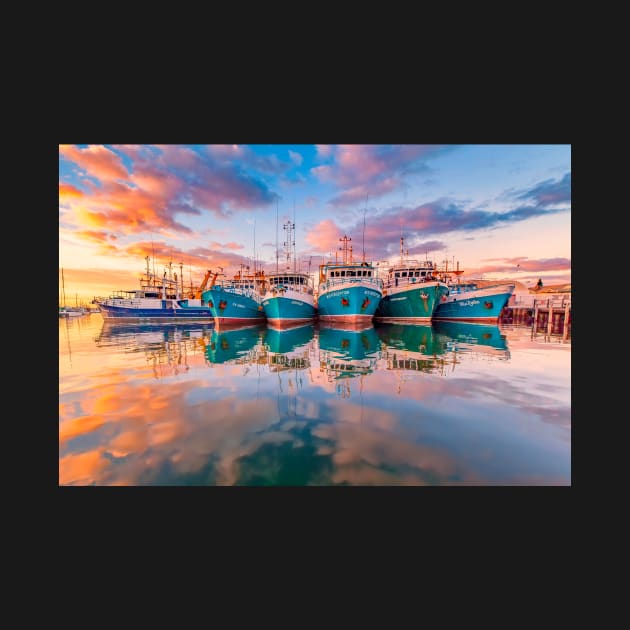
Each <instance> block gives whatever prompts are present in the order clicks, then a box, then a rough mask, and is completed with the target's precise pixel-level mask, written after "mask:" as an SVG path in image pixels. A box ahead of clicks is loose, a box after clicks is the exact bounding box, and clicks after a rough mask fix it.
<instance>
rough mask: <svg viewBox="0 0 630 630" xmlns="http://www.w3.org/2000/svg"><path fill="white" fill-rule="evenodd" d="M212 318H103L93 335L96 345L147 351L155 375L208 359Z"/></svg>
mask: <svg viewBox="0 0 630 630" xmlns="http://www.w3.org/2000/svg"><path fill="white" fill-rule="evenodd" d="M213 327H214V324H213V323H212V322H159V321H158V322H143V323H130V322H121V321H116V320H111V319H104V320H103V327H102V328H101V330H100V332H99V333H98V335H96V337H95V338H94V341H95V344H96V346H97V347H115V348H117V349H119V350H120V352H122V353H123V354H128V353H144V354H145V355H146V358H147V362H148V363H149V364H151V365H152V368H153V375H154V377H155V378H160V377H163V376H167V375H169V374H178V373H179V372H180V371H181V370H182V369H183V370H185V371H187V370H188V369H189V368H190V367H191V365H196V364H199V365H203V364H204V363H205V358H204V350H205V347H206V345H207V343H208V341H209V339H210V336H211V334H212V331H213Z"/></svg>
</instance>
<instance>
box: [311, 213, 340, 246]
mask: <svg viewBox="0 0 630 630" xmlns="http://www.w3.org/2000/svg"><path fill="white" fill-rule="evenodd" d="M341 232H342V230H341V228H340V227H338V226H337V225H336V224H335V223H334V221H332V220H331V219H326V220H325V221H320V222H319V223H318V224H317V225H316V226H315V227H314V228H313V229H312V230H311V231H310V232H309V233H308V234H307V235H306V237H305V240H306V242H307V243H308V244H309V245H311V246H312V247H313V248H314V249H315V250H317V251H321V252H330V251H335V250H336V249H337V247H338V246H339V238H340V237H341V236H343V235H342V233H341Z"/></svg>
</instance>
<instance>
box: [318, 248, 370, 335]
mask: <svg viewBox="0 0 630 630" xmlns="http://www.w3.org/2000/svg"><path fill="white" fill-rule="evenodd" d="M339 240H340V241H341V242H342V243H343V245H342V248H341V249H342V252H343V257H342V262H337V260H335V262H334V263H333V262H328V263H324V264H322V265H320V266H319V286H318V295H317V313H318V316H319V319H320V320H322V321H324V322H339V323H347V324H366V323H367V324H369V323H370V322H371V321H372V318H373V317H374V312H375V311H376V308H377V307H378V305H379V302H380V301H381V296H382V286H383V283H382V281H381V280H380V279H379V278H378V277H377V273H376V272H377V270H376V268H375V267H374V266H373V265H372V263H370V262H366V261H365V260H364V261H363V262H356V263H355V262H354V261H353V259H352V247H351V246H350V247H349V245H348V243H349V242H350V241H351V240H352V239H351V238H348V237H347V236H344V237H343V238H341V239H339Z"/></svg>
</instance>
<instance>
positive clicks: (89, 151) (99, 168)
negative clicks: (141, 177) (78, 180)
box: [59, 144, 129, 181]
mask: <svg viewBox="0 0 630 630" xmlns="http://www.w3.org/2000/svg"><path fill="white" fill-rule="evenodd" d="M59 155H60V157H64V158H66V159H67V160H70V161H71V162H74V163H75V164H76V165H77V166H79V167H80V168H82V169H84V170H85V171H87V172H88V173H89V174H90V175H91V176H92V177H96V178H97V179H99V180H101V181H114V180H117V179H125V178H127V177H128V176H129V173H128V172H127V169H126V168H125V166H124V164H123V163H122V160H121V158H120V156H119V155H118V154H117V153H114V152H113V151H111V150H110V149H108V148H106V147H104V146H102V145H98V144H96V145H90V146H89V147H85V148H83V149H81V148H79V147H76V146H72V145H63V144H61V145H59Z"/></svg>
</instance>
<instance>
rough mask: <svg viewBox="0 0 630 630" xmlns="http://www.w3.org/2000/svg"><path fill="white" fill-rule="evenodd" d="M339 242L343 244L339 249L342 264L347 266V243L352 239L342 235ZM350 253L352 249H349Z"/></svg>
mask: <svg viewBox="0 0 630 630" xmlns="http://www.w3.org/2000/svg"><path fill="white" fill-rule="evenodd" d="M339 240H340V241H341V242H342V243H343V245H342V246H341V247H340V248H339V249H340V250H341V251H342V253H343V257H342V262H343V264H344V265H347V264H348V243H349V242H350V241H351V240H352V239H351V238H348V237H347V236H345V235H344V237H343V238H340V239H339ZM350 252H352V247H350ZM351 255H352V254H351Z"/></svg>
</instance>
